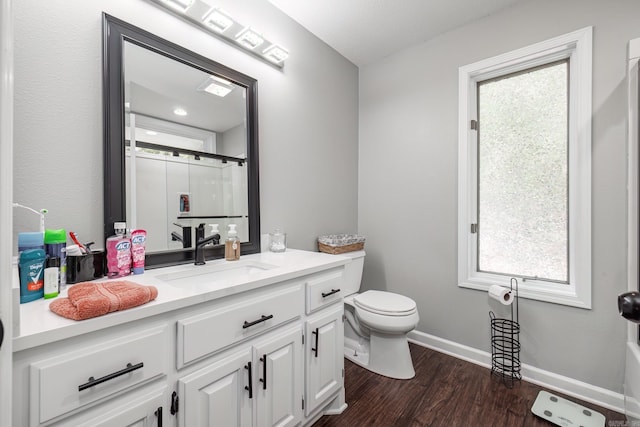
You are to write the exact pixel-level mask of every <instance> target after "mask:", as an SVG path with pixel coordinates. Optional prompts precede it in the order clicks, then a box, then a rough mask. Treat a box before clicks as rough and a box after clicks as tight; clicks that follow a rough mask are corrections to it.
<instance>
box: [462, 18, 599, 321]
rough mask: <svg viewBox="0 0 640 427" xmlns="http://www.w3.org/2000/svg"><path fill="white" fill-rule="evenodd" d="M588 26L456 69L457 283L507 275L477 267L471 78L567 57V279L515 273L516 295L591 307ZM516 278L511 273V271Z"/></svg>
mask: <svg viewBox="0 0 640 427" xmlns="http://www.w3.org/2000/svg"><path fill="white" fill-rule="evenodd" d="M592 38H593V29H592V27H586V28H583V29H580V30H577V31H574V32H572V33H569V34H565V35H562V36H559V37H555V38H553V39H550V40H546V41H543V42H540V43H536V44H534V45H531V46H528V47H525V48H522V49H518V50H515V51H512V52H508V53H505V54H503V55H498V56H495V57H493V58H489V59H485V60H482V61H479V62H475V63H473V64H469V65H465V66H463V67H460V69H459V104H458V105H459V123H458V126H459V127H458V286H460V287H463V288H471V289H479V290H483V291H486V290H488V289H489V287H490V286H491V285H496V284H497V285H502V286H507V287H508V286H509V282H510V279H511V278H510V277H508V276H504V275H498V274H491V273H484V272H478V271H477V265H476V264H477V256H476V250H477V249H476V248H477V236H478V234H472V233H471V232H470V227H471V224H475V223H477V222H478V221H477V193H476V187H475V181H476V177H477V164H476V160H475V159H476V156H477V153H476V151H477V142H476V138H477V132H476V131H475V130H471V127H470V123H471V120H477V103H476V102H475V100H476V99H477V93H476V92H477V82H479V81H483V80H487V79H490V78H494V77H497V76H500V75H503V74H508V73H513V72H517V71H521V70H523V69H527V68H531V67H535V66H538V65H542V64H546V63H549V62H553V61H558V60H562V59H565V58H570V66H569V73H570V74H569V94H570V95H569V111H570V114H569V284H568V285H567V284H556V283H552V282H547V281H540V280H532V279H526V280H522V279H521V278H518V282H519V295H520V296H521V297H523V298H530V299H535V300H540V301H547V302H552V303H557V304H564V305H569V306H573V307H580V308H585V309H590V308H591V108H592V107H591V84H592V75H591V73H592V71H591V66H592ZM515 277H517V276H515Z"/></svg>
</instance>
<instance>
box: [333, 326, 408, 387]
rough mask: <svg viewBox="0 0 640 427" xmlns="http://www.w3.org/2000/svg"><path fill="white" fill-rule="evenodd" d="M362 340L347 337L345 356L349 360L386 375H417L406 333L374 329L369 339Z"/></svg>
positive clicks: (391, 376)
mask: <svg viewBox="0 0 640 427" xmlns="http://www.w3.org/2000/svg"><path fill="white" fill-rule="evenodd" d="M360 341H361V342H358V341H355V340H353V339H350V338H345V345H344V356H345V357H346V358H347V359H348V360H350V361H352V362H353V363H355V364H356V365H359V366H362V367H363V368H365V369H367V370H369V371H371V372H375V373H376V374H380V375H384V376H385V377H389V378H395V379H400V380H406V379H411V378H413V377H415V375H416V372H415V370H414V369H413V361H412V360H411V352H410V351H409V342H408V341H407V337H406V335H387V334H380V333H378V332H373V331H372V332H371V336H370V338H369V340H362V339H361V340H360ZM370 350H371V351H370Z"/></svg>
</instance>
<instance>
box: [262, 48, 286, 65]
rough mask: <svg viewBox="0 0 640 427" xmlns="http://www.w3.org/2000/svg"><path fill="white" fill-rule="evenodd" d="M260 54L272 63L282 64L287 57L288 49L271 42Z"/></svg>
mask: <svg viewBox="0 0 640 427" xmlns="http://www.w3.org/2000/svg"><path fill="white" fill-rule="evenodd" d="M262 55H263V56H264V57H265V58H267V59H268V60H269V61H271V62H273V63H274V64H282V63H283V62H284V60H285V59H287V58H288V57H289V51H287V49H285V48H283V47H282V46H279V45H277V44H272V45H271V46H269V47H268V48H266V49H265V50H264V51H263V52H262Z"/></svg>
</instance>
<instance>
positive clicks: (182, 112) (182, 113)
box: [173, 108, 187, 116]
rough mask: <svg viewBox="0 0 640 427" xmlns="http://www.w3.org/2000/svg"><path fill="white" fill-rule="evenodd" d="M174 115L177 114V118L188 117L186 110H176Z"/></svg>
mask: <svg viewBox="0 0 640 427" xmlns="http://www.w3.org/2000/svg"><path fill="white" fill-rule="evenodd" d="M173 114H175V115H176V116H186V115H187V110H185V109H184V108H176V109H175V110H173Z"/></svg>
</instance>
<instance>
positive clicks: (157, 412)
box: [154, 406, 162, 427]
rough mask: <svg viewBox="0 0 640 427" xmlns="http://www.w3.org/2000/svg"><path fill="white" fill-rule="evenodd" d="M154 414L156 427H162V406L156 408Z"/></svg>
mask: <svg viewBox="0 0 640 427" xmlns="http://www.w3.org/2000/svg"><path fill="white" fill-rule="evenodd" d="M154 413H155V414H156V418H158V427H162V406H160V407H158V409H156V412H154Z"/></svg>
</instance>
